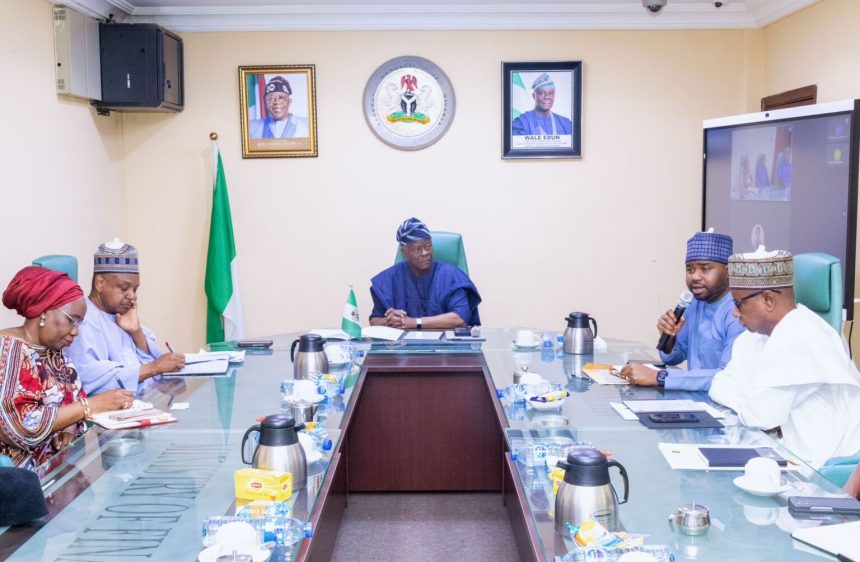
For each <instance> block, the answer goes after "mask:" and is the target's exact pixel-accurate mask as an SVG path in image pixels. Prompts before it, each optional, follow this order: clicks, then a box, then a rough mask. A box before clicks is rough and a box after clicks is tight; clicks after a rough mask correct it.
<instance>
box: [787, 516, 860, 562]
mask: <svg viewBox="0 0 860 562" xmlns="http://www.w3.org/2000/svg"><path fill="white" fill-rule="evenodd" d="M858 535H860V521H851V522H849V523H839V524H837V525H819V526H818V527H806V528H800V529H795V530H793V531H792V532H791V536H792V537H794V538H795V539H797V540H799V541H802V542H804V543H806V544H809V545H812V546H814V547H816V548H820V549H821V550H823V551H825V552H827V553H829V554H832V555H834V556H836V555H837V554H842V555H843V556H847V557H848V558H849V559H851V560H860V541H858V540H857V537H858Z"/></svg>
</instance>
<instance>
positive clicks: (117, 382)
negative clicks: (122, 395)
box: [116, 377, 125, 390]
mask: <svg viewBox="0 0 860 562" xmlns="http://www.w3.org/2000/svg"><path fill="white" fill-rule="evenodd" d="M116 384H118V385H119V387H120V388H121V389H123V390H125V385H124V384H122V379H120V378H119V377H117V378H116Z"/></svg>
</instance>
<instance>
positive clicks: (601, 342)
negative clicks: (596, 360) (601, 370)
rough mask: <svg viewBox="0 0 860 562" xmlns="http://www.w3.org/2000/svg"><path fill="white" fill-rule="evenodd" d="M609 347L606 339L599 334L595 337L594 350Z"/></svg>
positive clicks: (604, 349)
mask: <svg viewBox="0 0 860 562" xmlns="http://www.w3.org/2000/svg"><path fill="white" fill-rule="evenodd" d="M607 349H609V346H608V345H607V344H606V340H605V339H603V338H601V337H600V336H597V337H596V338H594V351H606V350H607Z"/></svg>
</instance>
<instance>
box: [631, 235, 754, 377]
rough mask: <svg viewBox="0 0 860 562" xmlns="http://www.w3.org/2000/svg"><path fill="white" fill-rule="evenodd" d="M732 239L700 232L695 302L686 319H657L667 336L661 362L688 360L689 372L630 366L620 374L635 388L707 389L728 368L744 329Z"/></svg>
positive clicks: (692, 265) (691, 253) (694, 257)
mask: <svg viewBox="0 0 860 562" xmlns="http://www.w3.org/2000/svg"><path fill="white" fill-rule="evenodd" d="M732 251H733V244H732V238H731V236H728V235H726V234H717V233H715V232H713V229H711V230H709V231H708V232H697V233H696V234H694V235H693V237H692V238H690V239H689V240H688V241H687V257H686V260H685V261H686V266H687V278H686V281H687V288H688V289H689V290H690V292H691V293H693V301H692V302H691V303H690V305H689V306H688V307H687V309H686V312H685V313H684V315H683V316H681V318H680V319H677V320H676V319H675V312H674V311H672V310H667V311H666V313H665V314H663V316H661V317H660V319H659V320H658V321H657V330H659V331H660V333H661V334H666V335H667V336H669V337H668V339H666V341H665V344H664V345H663V346H662V348H661V349H660V350H659V351H660V358H661V359H662V361H663V362H664V363H666V365H678V364H679V363H681V362H683V361H686V362H687V370H686V371H684V370H681V369H669V370H667V369H660V370H655V369H652V368H651V367H648V366H646V365H643V364H641V363H628V364H627V365H625V366H624V368H623V369H621V373H620V376H621V377H622V378H624V379H627V380H628V381H629V382H630V384H635V385H641V386H659V387H663V388H667V389H670V390H693V391H707V390H708V389H709V388H710V386H711V379H713V378H714V375H715V374H716V373H717V372H718V371H719V370H721V369H722V368H723V367H725V366H726V364H728V362H729V359H731V357H732V344H734V341H735V338H736V337H738V335H740V334H741V333H742V332H743V331H744V328H743V326H741V325H740V323H739V322H738V320H737V318H735V317H734V314H733V313H734V302H733V301H732V294H731V291H729V273H728V267H727V265H728V263H729V256H730V255H732Z"/></svg>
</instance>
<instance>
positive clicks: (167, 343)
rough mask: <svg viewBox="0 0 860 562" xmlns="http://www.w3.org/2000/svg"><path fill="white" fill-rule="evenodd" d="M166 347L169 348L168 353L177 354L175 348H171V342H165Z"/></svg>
mask: <svg viewBox="0 0 860 562" xmlns="http://www.w3.org/2000/svg"><path fill="white" fill-rule="evenodd" d="M164 345H166V346H167V349H168V351H170V353H176V352H175V351H173V348H172V347H170V342H169V341H166V342H164Z"/></svg>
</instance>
